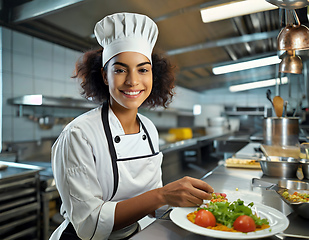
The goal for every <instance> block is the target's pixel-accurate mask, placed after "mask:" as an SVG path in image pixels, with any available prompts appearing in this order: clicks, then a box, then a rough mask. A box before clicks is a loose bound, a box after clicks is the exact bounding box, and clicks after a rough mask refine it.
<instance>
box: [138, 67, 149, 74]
mask: <svg viewBox="0 0 309 240" xmlns="http://www.w3.org/2000/svg"><path fill="white" fill-rule="evenodd" d="M139 72H141V73H147V72H148V69H147V68H142V69H140V70H139Z"/></svg>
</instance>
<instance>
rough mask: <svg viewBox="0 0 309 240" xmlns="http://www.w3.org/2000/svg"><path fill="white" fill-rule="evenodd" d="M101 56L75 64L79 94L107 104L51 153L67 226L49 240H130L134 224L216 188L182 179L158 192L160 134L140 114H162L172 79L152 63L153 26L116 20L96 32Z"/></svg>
mask: <svg viewBox="0 0 309 240" xmlns="http://www.w3.org/2000/svg"><path fill="white" fill-rule="evenodd" d="M94 32H95V35H96V38H97V40H98V42H99V44H100V45H101V46H102V47H103V51H102V50H99V51H89V52H87V53H85V54H84V57H83V59H82V60H81V61H80V62H78V63H77V65H76V76H75V77H78V78H80V79H81V80H82V81H81V86H82V88H83V94H84V96H85V97H87V98H92V99H94V100H97V101H100V102H103V101H104V103H103V104H102V106H100V107H98V108H96V109H93V110H91V111H89V112H87V113H85V114H83V115H81V116H79V117H77V118H76V119H74V120H73V121H72V122H71V123H70V124H68V125H67V126H66V127H65V129H64V130H63V132H62V133H61V134H60V136H59V138H58V139H57V141H56V142H55V144H54V145H53V147H52V166H53V171H54V177H55V181H56V186H57V188H58V191H59V193H60V197H61V200H62V206H61V213H62V215H63V216H64V218H65V220H64V222H63V223H62V224H61V225H60V226H59V227H58V228H57V229H56V231H55V232H54V233H53V234H52V236H51V239H52V240H54V239H65V240H70V239H99V240H102V239H127V238H128V237H129V236H131V235H132V234H134V233H135V232H136V231H138V224H137V221H138V220H140V219H141V218H143V217H145V216H146V215H148V214H151V213H153V212H155V210H156V209H158V208H160V207H162V206H164V205H170V206H183V207H185V206H197V205H200V204H201V203H202V202H203V199H210V198H211V193H212V192H213V189H212V187H211V186H209V185H208V184H207V183H205V182H204V181H201V180H198V179H194V178H190V177H184V178H182V179H180V180H178V181H175V182H172V183H169V184H167V185H166V186H164V187H162V181H161V163H162V153H161V152H160V151H159V144H158V132H157V130H156V128H155V126H154V124H153V123H152V122H151V121H150V120H149V119H148V118H146V117H145V116H143V115H141V114H139V113H138V108H139V107H140V106H141V105H142V104H143V105H145V106H152V107H153V106H163V107H166V106H167V104H168V103H169V101H170V100H171V98H172V96H173V92H172V89H173V87H174V76H173V75H172V66H171V65H170V64H169V63H168V62H167V61H166V59H164V58H161V57H158V55H153V56H152V50H153V47H154V44H155V42H156V39H157V35H158V29H157V26H156V24H155V23H154V22H153V21H152V20H151V19H150V18H148V17H147V16H144V15H140V14H133V13H117V14H113V15H110V16H107V17H105V18H104V19H102V20H101V21H99V22H98V23H97V24H96V26H95V29H94Z"/></svg>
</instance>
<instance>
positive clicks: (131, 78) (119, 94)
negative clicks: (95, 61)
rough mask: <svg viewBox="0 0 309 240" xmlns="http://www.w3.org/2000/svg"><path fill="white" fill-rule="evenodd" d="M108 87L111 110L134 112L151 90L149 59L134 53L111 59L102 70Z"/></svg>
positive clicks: (124, 53) (125, 53)
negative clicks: (105, 68)
mask: <svg viewBox="0 0 309 240" xmlns="http://www.w3.org/2000/svg"><path fill="white" fill-rule="evenodd" d="M102 75H103V79H104V82H105V84H107V85H108V87H109V92H110V104H111V107H112V109H113V110H116V109H122V110H125V109H127V110H135V111H137V109H138V107H139V106H140V105H141V104H142V103H143V102H144V101H145V100H146V99H147V97H148V96H149V95H150V92H151V89H152V68H151V64H150V61H149V59H148V58H147V57H146V56H144V55H143V54H140V53H136V52H123V53H120V54H118V55H116V56H115V57H113V58H112V59H111V60H110V61H109V62H108V65H107V70H106V71H103V70H102Z"/></svg>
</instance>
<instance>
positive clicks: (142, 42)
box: [94, 13, 158, 66]
mask: <svg viewBox="0 0 309 240" xmlns="http://www.w3.org/2000/svg"><path fill="white" fill-rule="evenodd" d="M94 34H95V36H96V38H97V41H98V43H99V44H100V45H101V46H102V47H103V48H104V49H103V54H102V66H104V65H105V64H106V63H107V61H108V60H110V59H111V58H112V57H114V56H115V55H117V54H119V53H122V52H138V53H141V54H143V55H145V56H146V57H147V58H148V59H149V60H150V62H151V53H152V50H153V47H154V45H155V43H156V40H157V37H158V27H157V25H156V23H155V22H154V21H153V20H152V19H150V18H149V17H147V16H145V15H141V14H136V13H115V14H112V15H109V16H106V17H105V18H103V19H102V20H101V21H99V22H97V23H96V25H95V28H94Z"/></svg>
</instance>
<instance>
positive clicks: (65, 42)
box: [0, 0, 309, 240]
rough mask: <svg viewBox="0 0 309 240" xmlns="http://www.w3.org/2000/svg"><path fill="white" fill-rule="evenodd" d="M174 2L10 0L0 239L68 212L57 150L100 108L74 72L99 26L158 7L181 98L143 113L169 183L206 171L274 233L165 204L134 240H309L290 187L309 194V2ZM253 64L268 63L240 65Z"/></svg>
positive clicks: (301, 207) (162, 45) (155, 15)
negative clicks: (208, 223) (223, 227)
mask: <svg viewBox="0 0 309 240" xmlns="http://www.w3.org/2000/svg"><path fill="white" fill-rule="evenodd" d="M175 3H176V1H173V0H156V1H150V0H146V1H145V0H134V1H125V0H113V1H108V0H103V1H102V0H71V1H68V0H54V1H41V0H3V1H1V4H0V11H1V15H0V23H1V24H0V43H1V44H0V47H1V51H0V54H1V61H0V69H1V71H0V73H1V75H0V76H1V78H0V79H1V81H0V83H1V84H0V86H1V98H0V102H1V104H0V110H1V111H0V122H1V134H0V143H1V145H0V150H1V151H0V239H3V240H4V239H7V240H8V239H27V240H28V239H31V240H32V239H33V240H34V239H42V240H46V239H49V237H50V235H51V233H52V232H53V231H54V230H55V229H56V228H57V227H58V226H59V225H60V224H61V222H62V221H63V217H62V216H61V215H60V206H61V199H60V196H59V193H58V191H57V188H56V186H55V181H54V177H53V172H52V168H51V147H52V145H53V144H54V142H55V140H56V139H57V137H58V136H59V134H60V133H61V131H62V130H63V128H64V127H65V126H66V125H67V124H68V123H70V122H71V121H72V120H73V119H74V118H76V117H77V116H79V115H81V114H83V113H85V112H87V111H89V110H90V109H93V108H96V107H98V104H96V103H94V102H92V101H91V99H90V100H89V99H88V100H86V99H84V98H83V97H82V96H81V94H80V90H81V89H80V87H79V84H78V81H76V79H74V78H72V75H73V74H74V67H75V63H76V61H77V60H78V59H79V58H80V57H81V56H82V53H83V52H84V51H86V50H89V49H96V48H99V45H98V43H97V42H96V39H95V37H94V34H93V26H94V24H95V23H96V22H97V21H98V20H100V19H102V17H104V16H106V15H109V14H112V13H115V12H121V11H122V12H138V13H142V14H146V15H148V16H149V17H151V18H152V19H153V20H154V21H155V22H156V23H157V25H158V28H159V38H158V43H157V47H156V49H155V50H156V51H157V52H160V53H162V54H164V55H166V56H167V57H168V58H169V59H170V60H171V62H172V64H173V65H175V72H176V87H175V96H174V99H173V102H172V103H171V104H170V105H169V107H168V108H167V109H163V108H162V109H161V108H156V109H147V108H143V107H141V108H140V110H139V113H141V114H143V115H145V116H147V117H148V118H149V119H151V121H152V122H153V123H154V125H155V126H156V128H157V130H158V133H159V142H160V151H161V152H162V153H163V156H164V157H163V162H162V180H163V184H164V185H165V184H168V183H170V182H172V181H175V180H177V179H180V178H182V177H184V176H191V177H195V178H198V179H202V180H203V181H205V182H207V183H208V184H210V185H211V186H212V187H213V188H214V190H215V192H218V193H226V194H227V198H228V199H231V200H234V199H235V200H236V199H238V198H239V199H243V200H245V202H251V201H252V202H254V203H255V204H256V206H257V209H258V210H259V209H261V210H260V211H257V213H258V214H261V215H262V216H266V217H267V218H269V220H270V230H269V229H268V230H267V231H265V230H263V232H262V231H261V232H259V231H256V232H253V233H248V234H244V233H236V235H233V234H234V233H228V232H223V231H216V230H207V229H206V230H205V229H202V230H200V229H199V228H201V227H199V226H197V227H198V228H197V230H196V228H195V227H196V226H195V227H192V226H191V225H188V223H187V222H186V221H188V220H187V219H186V216H185V215H181V214H182V212H181V211H183V208H174V207H168V208H166V209H164V211H162V212H161V214H160V216H158V217H157V218H150V217H146V218H145V219H142V220H141V221H140V226H141V231H139V232H138V233H137V234H135V235H134V236H133V237H132V238H131V239H136V240H137V239H138V240H142V239H166V240H168V239H171V240H174V239H175V240H176V239H247V238H250V239H254V238H255V239H261V238H265V239H309V232H308V230H307V229H308V224H309V203H301V204H293V203H290V202H289V201H288V200H286V199H284V197H282V194H281V193H282V192H280V191H281V190H282V189H289V191H293V192H295V191H297V192H303V193H309V172H308V171H309V170H308V169H309V160H307V159H309V152H308V147H307V144H306V143H307V142H308V141H309V140H308V137H309V133H308V131H309V82H308V81H309V78H308V69H309V68H308V59H309V58H308V56H309V53H308V49H309V38H308V36H309V28H308V26H309V20H308V18H309V16H307V12H308V5H309V4H308V2H307V1H305V0H281V1H279V0H267V1H266V0H257V1H256V0H237V1H229V0H216V1H214V0H179V1H177V4H175ZM231 3H236V4H243V3H244V4H246V3H249V5H247V6H243V5H236V7H233V6H232V5H230V4H231ZM260 5H261V6H260ZM218 6H220V7H223V9H218V10H217V7H218ZM249 6H250V7H252V6H253V7H256V8H255V9H253V10H251V9H249ZM216 10H217V11H218V12H212V11H216ZM226 10H227V11H226ZM236 10H244V12H242V13H238V12H237V11H236ZM252 61H253V62H259V64H260V65H258V66H253V67H246V68H244V69H239V68H238V66H240V65H241V64H243V63H246V64H248V63H249V62H252ZM267 61H272V62H270V63H268V62H267ZM231 64H234V65H232V70H224V69H223V67H225V66H228V65H231ZM236 64H237V65H236ZM247 66H248V65H247ZM220 71H221V72H220ZM272 164H273V165H272ZM281 188H282V189H281ZM179 212H180V215H177V214H178V213H179ZM175 216H176V217H175ZM179 216H180V220H179ZM188 222H189V221H188ZM212 231H213V232H212Z"/></svg>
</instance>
